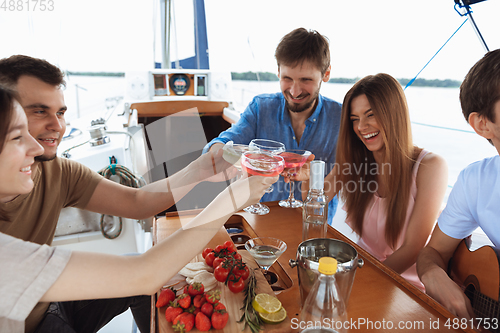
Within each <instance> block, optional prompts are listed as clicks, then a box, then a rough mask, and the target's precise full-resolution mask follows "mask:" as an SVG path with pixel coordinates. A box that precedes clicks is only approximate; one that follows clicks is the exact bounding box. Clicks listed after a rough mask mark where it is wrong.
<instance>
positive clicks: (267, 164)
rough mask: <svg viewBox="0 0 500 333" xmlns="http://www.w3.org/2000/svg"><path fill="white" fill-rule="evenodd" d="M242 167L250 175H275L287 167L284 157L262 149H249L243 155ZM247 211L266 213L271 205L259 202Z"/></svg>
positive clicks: (246, 209)
mask: <svg viewBox="0 0 500 333" xmlns="http://www.w3.org/2000/svg"><path fill="white" fill-rule="evenodd" d="M241 167H242V169H244V170H245V171H246V173H248V174H249V175H255V176H265V177H275V176H277V175H279V174H280V173H281V172H282V171H283V168H284V167H285V161H284V160H283V157H281V156H279V155H273V154H269V153H266V152H262V151H247V152H245V153H243V155H242V156H241ZM244 210H245V211H246V212H249V213H253V214H259V215H264V214H267V213H269V207H267V206H266V205H263V204H261V203H260V202H258V203H257V204H254V205H250V206H248V207H247V208H245V209H244Z"/></svg>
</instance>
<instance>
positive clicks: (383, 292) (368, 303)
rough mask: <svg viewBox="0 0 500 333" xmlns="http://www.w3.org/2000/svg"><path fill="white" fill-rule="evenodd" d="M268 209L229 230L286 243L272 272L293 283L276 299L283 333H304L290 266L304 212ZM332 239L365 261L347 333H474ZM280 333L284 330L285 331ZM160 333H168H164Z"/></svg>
mask: <svg viewBox="0 0 500 333" xmlns="http://www.w3.org/2000/svg"><path fill="white" fill-rule="evenodd" d="M266 204H267V205H268V206H269V207H270V208H271V212H270V213H269V214H267V215H254V214H249V213H246V212H238V213H237V214H235V215H233V217H231V218H230V220H229V221H228V223H226V227H228V226H232V227H238V226H239V227H241V228H242V229H243V230H244V231H243V234H246V235H248V236H250V237H256V236H260V237H265V236H268V237H276V238H280V239H281V240H283V241H285V242H286V243H287V246H288V248H287V250H286V251H285V253H283V254H282V255H281V257H280V258H278V261H277V263H275V264H274V265H273V267H275V266H276V267H278V268H279V269H277V271H280V270H281V271H282V274H286V276H287V278H289V279H290V281H291V283H290V286H289V287H287V288H286V289H285V290H282V291H280V292H278V293H277V297H278V299H280V301H281V302H282V304H283V306H284V307H285V309H286V310H287V313H288V317H289V319H290V322H287V324H288V325H290V326H288V327H287V328H286V329H285V330H284V331H291V332H299V331H300V329H298V327H297V323H298V317H299V315H300V306H301V304H300V291H299V285H298V276H297V268H291V267H290V266H289V264H288V263H289V260H290V259H295V258H296V251H297V247H298V245H299V244H300V243H301V241H302V215H301V209H300V208H295V209H290V208H282V207H279V206H278V204H277V202H269V203H266ZM195 213H196V212H186V213H184V214H186V215H187V216H189V215H190V214H195ZM162 224H163V221H161V220H159V221H158V226H162ZM167 225H168V224H167ZM158 228H159V227H158ZM163 228H164V227H163V226H162V227H161V229H162V230H163ZM166 228H167V229H168V228H169V227H168V226H167V227H166ZM161 232H163V231H161ZM158 236H159V237H158V239H161V235H160V231H159V230H158ZM217 237H221V239H227V237H228V235H227V234H225V230H223V229H221V231H220V232H219V233H218V234H217V236H216V237H214V240H215V239H216V238H217ZM328 237H330V238H335V239H339V240H342V241H345V242H347V243H349V244H351V245H352V246H354V247H355V248H356V250H357V251H358V256H359V257H360V258H362V259H363V260H364V266H363V267H362V268H358V269H357V271H356V276H355V279H354V284H353V287H352V291H351V296H350V299H349V302H348V307H347V316H348V320H349V321H350V323H352V324H354V325H356V329H350V330H348V331H352V332H354V331H357V332H371V331H380V332H384V331H387V332H389V331H391V332H474V331H472V330H470V329H465V330H460V329H453V328H452V327H450V328H449V327H446V326H445V324H446V322H447V321H448V323H451V324H453V318H455V317H454V316H453V315H452V314H451V313H449V312H448V311H447V310H446V309H445V308H443V307H442V306H441V305H440V304H438V303H437V302H435V301H434V300H433V299H431V298H430V297H428V296H427V295H426V294H425V293H422V292H421V291H420V290H418V289H417V288H416V287H414V286H413V285H412V284H410V283H408V282H407V281H406V280H405V279H404V278H402V277H401V276H400V275H399V274H397V273H395V272H394V271H392V270H391V269H389V268H387V267H386V266H384V265H383V264H382V263H380V262H379V261H377V260H376V259H375V258H374V257H373V256H371V255H370V254H369V253H367V252H366V251H364V250H363V249H361V248H359V247H358V246H357V245H356V244H354V243H352V242H351V241H350V240H349V239H348V238H346V237H345V236H343V235H342V234H341V233H339V232H338V231H337V230H335V229H333V228H331V227H329V228H328ZM280 325H282V324H280ZM350 325H351V324H350ZM369 325H372V326H369ZM399 325H402V326H399ZM390 326H392V329H390ZM410 326H411V328H410ZM384 327H385V329H384ZM399 327H401V328H399ZM274 328H276V327H275V326H273V325H266V327H265V329H264V331H265V332H271V331H273V329H274ZM351 328H352V327H351ZM377 328H379V329H377ZM281 329H284V328H283V327H281V328H280V330H281ZM158 332H161V333H163V332H166V331H163V330H162V329H161V328H160V330H158ZM234 332H236V331H234Z"/></svg>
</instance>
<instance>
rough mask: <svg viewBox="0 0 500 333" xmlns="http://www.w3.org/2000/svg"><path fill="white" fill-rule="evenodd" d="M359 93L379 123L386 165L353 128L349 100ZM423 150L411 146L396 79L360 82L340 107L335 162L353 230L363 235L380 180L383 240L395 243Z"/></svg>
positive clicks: (378, 77)
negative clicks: (383, 190) (383, 193)
mask: <svg viewBox="0 0 500 333" xmlns="http://www.w3.org/2000/svg"><path fill="white" fill-rule="evenodd" d="M360 95H366V97H367V99H368V102H369V103H370V106H371V109H372V111H373V114H374V116H375V119H376V120H377V123H378V125H379V126H380V135H382V139H383V141H384V145H385V157H384V161H383V163H382V165H378V164H377V163H376V161H375V158H374V156H373V153H372V152H371V151H369V150H368V149H367V148H366V146H365V145H364V143H363V142H362V141H361V140H360V139H359V138H358V137H357V135H356V133H355V132H354V129H353V124H352V121H351V119H350V116H351V103H352V100H353V99H354V98H355V97H358V96H360ZM420 151H421V149H419V148H417V147H414V146H413V140H412V134H411V124H410V115H409V111H408V105H407V103H406V98H405V95H404V92H403V89H402V88H401V85H400V84H399V83H398V81H396V79H394V78H393V77H392V76H390V75H388V74H383V73H381V74H377V75H369V76H367V77H364V78H363V79H361V80H359V81H358V82H356V84H354V86H353V87H352V88H351V89H350V90H349V91H348V93H347V94H346V96H345V98H344V103H343V105H342V116H341V126H340V133H339V139H338V144H337V155H336V163H337V164H338V166H339V173H338V174H337V179H338V181H337V182H339V183H340V184H341V186H342V190H341V192H340V195H341V197H342V199H343V200H344V202H345V203H346V207H347V217H348V218H350V219H351V221H353V227H354V231H355V232H356V233H358V234H359V235H360V237H361V236H362V235H363V218H364V215H365V211H366V209H367V205H368V203H369V201H370V199H371V198H372V196H373V195H374V193H373V192H374V186H373V184H375V185H376V187H375V188H378V182H383V184H384V185H385V186H386V189H387V191H386V193H387V195H386V198H387V207H386V209H387V221H386V229H385V239H386V241H387V243H388V244H389V245H390V246H391V247H392V248H394V247H395V246H396V244H397V241H398V238H399V235H400V234H401V231H402V229H403V226H404V223H405V220H406V211H407V208H408V201H409V198H410V188H411V183H412V168H413V165H414V163H415V158H416V156H418V154H419V153H420ZM415 155H416V156H415ZM377 176H378V177H377ZM353 185H356V187H354V186H353ZM370 185H371V186H370ZM363 186H364V188H363Z"/></svg>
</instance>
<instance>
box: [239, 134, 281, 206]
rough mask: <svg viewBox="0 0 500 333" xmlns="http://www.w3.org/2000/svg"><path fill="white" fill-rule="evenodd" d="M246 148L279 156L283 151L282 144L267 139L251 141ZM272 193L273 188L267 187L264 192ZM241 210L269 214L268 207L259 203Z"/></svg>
mask: <svg viewBox="0 0 500 333" xmlns="http://www.w3.org/2000/svg"><path fill="white" fill-rule="evenodd" d="M248 146H249V147H250V149H251V150H252V149H258V150H260V151H264V152H266V153H269V154H272V155H276V154H280V153H282V152H284V151H285V145H284V144H283V143H281V142H278V141H274V140H268V139H253V140H252V141H250V144H249V145H248ZM272 191H273V187H272V186H269V188H268V189H267V190H266V193H271V192H272ZM243 210H244V211H245V212H247V213H252V214H259V215H264V214H267V213H269V207H267V206H266V205H263V204H261V203H260V202H258V203H256V204H253V205H250V206H248V207H247V208H245V209H243Z"/></svg>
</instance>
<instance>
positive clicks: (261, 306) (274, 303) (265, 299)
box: [252, 294, 281, 313]
mask: <svg viewBox="0 0 500 333" xmlns="http://www.w3.org/2000/svg"><path fill="white" fill-rule="evenodd" d="M252 306H253V308H254V309H255V311H257V312H258V313H276V312H278V311H279V310H280V309H281V302H280V301H279V299H277V298H276V297H274V296H271V295H269V294H257V295H256V296H255V298H254V300H253V301H252Z"/></svg>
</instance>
